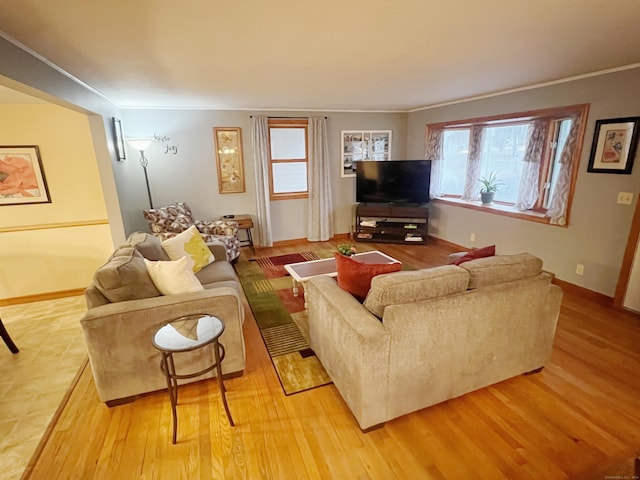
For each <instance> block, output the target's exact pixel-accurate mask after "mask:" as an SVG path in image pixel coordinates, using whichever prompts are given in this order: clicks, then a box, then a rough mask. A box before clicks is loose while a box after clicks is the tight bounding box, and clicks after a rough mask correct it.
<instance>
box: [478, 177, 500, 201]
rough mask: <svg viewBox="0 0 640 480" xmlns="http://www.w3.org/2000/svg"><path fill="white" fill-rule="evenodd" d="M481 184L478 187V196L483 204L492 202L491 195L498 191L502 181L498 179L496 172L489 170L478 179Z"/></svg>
mask: <svg viewBox="0 0 640 480" xmlns="http://www.w3.org/2000/svg"><path fill="white" fill-rule="evenodd" d="M478 181H479V182H480V183H481V184H482V188H481V189H480V198H482V204H483V205H490V204H491V203H493V196H494V195H495V193H496V192H497V191H498V187H499V186H500V185H502V182H500V181H499V180H498V174H497V173H496V172H491V173H490V174H489V176H488V177H482V178H480V180H478Z"/></svg>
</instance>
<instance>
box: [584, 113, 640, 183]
mask: <svg viewBox="0 0 640 480" xmlns="http://www.w3.org/2000/svg"><path fill="white" fill-rule="evenodd" d="M639 124H640V117H627V118H611V119H608V120H597V121H596V130H595V133H594V136H593V145H592V146H591V156H590V157H589V166H588V168H587V172H593V173H621V174H627V175H628V174H630V173H631V169H632V168H633V159H634V158H635V155H636V149H637V147H638V130H639V128H638V126H639Z"/></svg>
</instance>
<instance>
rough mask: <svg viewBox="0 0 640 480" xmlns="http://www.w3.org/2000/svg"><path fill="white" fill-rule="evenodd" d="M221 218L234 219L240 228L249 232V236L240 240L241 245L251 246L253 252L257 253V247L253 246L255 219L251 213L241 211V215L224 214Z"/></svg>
mask: <svg viewBox="0 0 640 480" xmlns="http://www.w3.org/2000/svg"><path fill="white" fill-rule="evenodd" d="M220 220H233V221H235V222H237V223H238V229H240V230H244V231H245V232H246V234H247V238H246V239H245V240H242V239H241V240H240V246H241V247H251V251H252V252H253V254H254V255H255V254H256V249H255V248H254V247H253V236H252V235H251V229H252V228H253V219H252V218H251V215H247V214H245V213H241V214H239V215H234V216H233V217H229V216H223V217H221V218H220Z"/></svg>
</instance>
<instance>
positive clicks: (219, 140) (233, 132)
mask: <svg viewBox="0 0 640 480" xmlns="http://www.w3.org/2000/svg"><path fill="white" fill-rule="evenodd" d="M213 138H214V140H215V148H216V162H217V165H218V190H219V192H220V193H243V192H244V191H245V186H244V165H243V160H242V136H241V134H240V128H239V127H214V129H213Z"/></svg>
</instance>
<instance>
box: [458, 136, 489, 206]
mask: <svg viewBox="0 0 640 480" xmlns="http://www.w3.org/2000/svg"><path fill="white" fill-rule="evenodd" d="M484 132H485V129H484V127H483V126H480V125H473V126H472V127H471V130H470V131H469V155H468V157H467V174H466V176H465V179H464V191H463V193H462V200H478V199H479V198H480V185H479V184H478V180H479V178H480V158H481V157H480V155H481V153H482V140H483V139H484Z"/></svg>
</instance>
